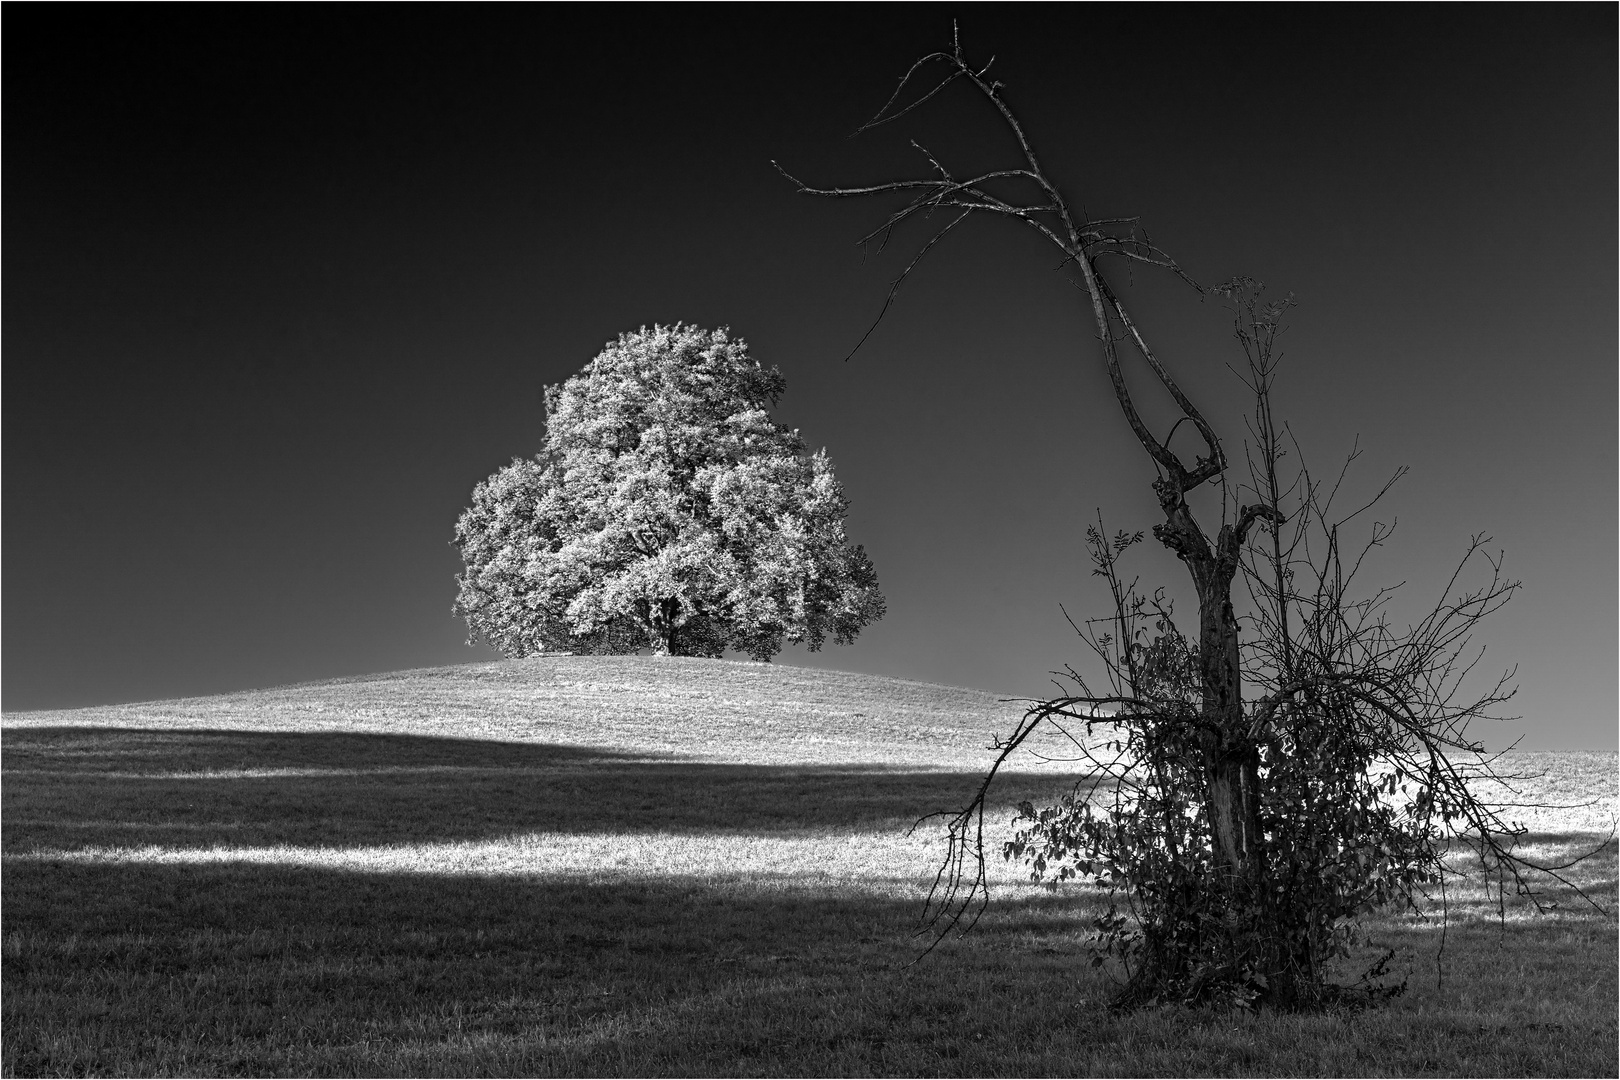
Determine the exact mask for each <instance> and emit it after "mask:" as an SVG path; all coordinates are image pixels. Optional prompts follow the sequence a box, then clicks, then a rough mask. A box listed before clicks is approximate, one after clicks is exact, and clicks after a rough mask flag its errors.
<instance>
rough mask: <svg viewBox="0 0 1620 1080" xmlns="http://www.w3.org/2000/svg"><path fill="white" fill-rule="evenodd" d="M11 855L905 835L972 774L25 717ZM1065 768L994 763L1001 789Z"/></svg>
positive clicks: (9, 766)
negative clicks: (656, 835) (1004, 767)
mask: <svg viewBox="0 0 1620 1080" xmlns="http://www.w3.org/2000/svg"><path fill="white" fill-rule="evenodd" d="M4 751H5V784H4V791H3V794H4V843H5V850H6V853H7V854H10V855H16V854H20V853H24V852H27V851H30V850H39V849H74V848H81V847H91V846H118V847H132V846H138V847H146V846H161V847H180V848H197V847H214V846H221V845H223V846H230V847H247V846H264V845H275V844H290V845H304V846H339V845H375V844H389V843H410V842H431V841H458V840H478V839H493V838H498V837H504V836H510V835H512V834H514V833H523V832H531V831H535V832H563V833H579V834H599V833H624V832H645V833H651V832H673V833H709V832H715V831H720V832H732V831H734V832H745V833H748V834H751V835H771V834H784V835H788V834H797V835H802V834H804V833H806V832H815V833H822V834H825V833H827V832H828V831H845V830H849V831H853V830H872V829H882V830H888V829H903V828H904V827H906V826H909V825H910V824H911V823H912V822H914V821H916V820H917V819H918V818H919V817H920V816H922V815H924V814H928V813H932V812H934V811H938V810H946V809H955V808H957V807H960V806H961V805H963V804H964V803H965V802H966V801H967V800H968V798H969V797H970V796H971V794H972V792H973V791H974V790H975V789H976V788H977V785H978V784H979V782H980V780H981V779H982V775H981V774H978V773H966V772H904V771H899V770H894V769H886V768H882V767H875V766H869V765H849V766H820V765H817V766H803V767H799V766H775V765H772V766H760V765H726V764H715V763H708V762H694V761H685V760H680V759H675V758H669V757H662V758H660V757H653V756H646V757H636V756H633V755H627V754H622V753H614V752H611V751H602V750H596V749H592V748H586V747H577V746H559V745H548V744H530V743H502V742H491V741H485V740H476V739H447V738H434V737H426V736H413V735H374V734H352V733H286V732H267V733H256V732H241V731H211V730H199V731H175V730H173V729H164V730H142V729H110V728H72V727H60V728H25V729H17V730H10V731H6V732H5V733H4ZM1076 779H1077V777H1075V776H1073V775H1070V776H1068V777H1064V776H1062V775H1057V774H1033V773H1025V774H1013V775H1007V774H1004V775H1003V778H1002V780H1000V781H999V782H998V787H997V789H996V790H997V792H998V793H999V794H998V801H1005V802H1007V803H1013V802H1016V801H1018V800H1020V799H1026V798H1028V799H1034V800H1036V801H1051V800H1053V799H1055V798H1057V797H1058V796H1059V795H1061V794H1062V793H1063V792H1065V791H1067V790H1069V789H1070V788H1072V786H1073V784H1074V782H1075V780H1076Z"/></svg>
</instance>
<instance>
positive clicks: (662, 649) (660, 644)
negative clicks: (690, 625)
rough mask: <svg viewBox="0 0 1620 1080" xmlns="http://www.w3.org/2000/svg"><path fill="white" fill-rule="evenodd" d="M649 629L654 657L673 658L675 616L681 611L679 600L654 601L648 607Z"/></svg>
mask: <svg viewBox="0 0 1620 1080" xmlns="http://www.w3.org/2000/svg"><path fill="white" fill-rule="evenodd" d="M648 607H649V609H650V610H649V611H648V622H649V623H650V624H651V626H650V627H649V629H650V630H651V631H652V650H653V655H654V656H673V655H674V644H675V615H676V613H677V612H679V611H680V609H681V602H680V601H679V600H655V601H653V603H651V604H650V605H648Z"/></svg>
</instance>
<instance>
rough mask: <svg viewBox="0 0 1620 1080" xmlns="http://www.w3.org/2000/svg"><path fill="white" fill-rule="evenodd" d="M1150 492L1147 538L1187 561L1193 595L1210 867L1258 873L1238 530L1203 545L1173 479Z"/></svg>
mask: <svg viewBox="0 0 1620 1080" xmlns="http://www.w3.org/2000/svg"><path fill="white" fill-rule="evenodd" d="M1154 486H1155V488H1156V489H1157V492H1158V495H1159V503H1160V506H1161V507H1162V508H1163V509H1164V513H1165V521H1164V523H1163V524H1162V525H1158V526H1155V527H1154V530H1153V535H1154V536H1155V537H1156V538H1157V539H1158V540H1159V542H1160V543H1162V544H1164V546H1165V547H1167V548H1169V549H1170V550H1171V551H1173V552H1175V553H1176V556H1177V557H1178V558H1179V559H1181V560H1182V562H1184V563H1186V564H1187V571H1188V573H1189V574H1190V575H1191V576H1192V580H1193V587H1194V588H1195V589H1196V591H1197V593H1198V663H1199V676H1200V681H1201V683H1202V691H1203V702H1202V707H1201V709H1200V719H1201V720H1202V722H1203V728H1202V731H1201V734H1200V741H1201V744H1202V747H1203V751H1204V777H1205V785H1206V787H1205V790H1206V792H1207V795H1208V798H1207V800H1206V806H1205V809H1206V812H1207V814H1208V817H1209V830H1210V836H1211V838H1212V839H1213V841H1214V847H1215V858H1216V865H1217V867H1219V868H1221V869H1223V870H1226V871H1227V872H1228V873H1230V874H1232V875H1234V876H1235V877H1236V878H1238V879H1240V880H1241V879H1250V878H1252V876H1253V875H1254V874H1256V873H1257V872H1258V870H1259V866H1260V864H1259V860H1258V859H1257V858H1256V856H1257V855H1258V853H1259V848H1260V799H1259V794H1260V793H1259V781H1260V754H1259V748H1258V747H1256V746H1255V745H1254V743H1253V740H1251V739H1250V738H1248V736H1247V733H1246V731H1245V724H1244V717H1243V679H1242V669H1241V667H1240V666H1239V661H1238V623H1237V616H1236V614H1235V613H1234V612H1233V610H1232V581H1233V578H1235V577H1236V575H1237V568H1238V557H1239V552H1240V548H1241V546H1242V537H1243V533H1244V532H1245V531H1247V530H1246V525H1240V526H1238V527H1234V526H1232V525H1225V526H1222V527H1221V531H1220V535H1219V536H1218V537H1217V539H1216V542H1215V545H1214V546H1213V547H1211V546H1210V543H1209V540H1208V539H1207V538H1206V537H1205V536H1204V532H1203V530H1202V529H1200V528H1199V527H1198V523H1197V522H1196V521H1195V520H1194V519H1193V516H1192V512H1191V510H1190V509H1189V508H1188V506H1187V503H1186V501H1185V499H1184V498H1183V497H1182V492H1181V490H1180V484H1179V483H1177V482H1176V480H1175V479H1174V478H1170V479H1165V480H1160V481H1159V482H1158V483H1156V484H1155V485H1154Z"/></svg>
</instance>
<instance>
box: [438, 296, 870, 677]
mask: <svg viewBox="0 0 1620 1080" xmlns="http://www.w3.org/2000/svg"><path fill="white" fill-rule="evenodd" d="M785 385H786V384H785V381H784V380H783V378H782V375H781V373H780V372H779V371H777V369H776V368H774V367H773V368H765V367H762V366H761V365H760V364H759V363H758V361H756V360H754V359H752V358H751V357H750V356H749V355H748V346H747V345H746V343H744V342H743V341H742V340H741V339H740V338H733V337H731V336H730V334H729V333H728V331H727V330H726V329H724V328H722V329H719V330H715V331H712V332H710V331H705V330H700V329H698V328H697V327H694V326H684V325H681V324H679V323H677V324H676V325H675V326H672V327H663V326H655V327H654V328H653V329H651V330H647V329H646V328H643V329H642V330H641V331H639V332H638V333H634V334H621V335H620V336H619V339H618V340H617V341H616V342H613V343H612V344H610V345H608V346H607V347H606V348H605V349H603V350H602V352H601V353H600V354H599V355H598V356H597V357H596V359H594V360H592V361H591V362H590V364H588V365H587V366H586V367H585V369H584V370H583V371H582V372H580V373H579V374H578V375H575V376H573V377H572V378H570V379H569V380H568V381H566V382H564V383H563V384H561V385H560V386H549V387H547V388H546V396H545V407H546V441H545V445H544V447H543V449H542V450H541V452H540V453H539V455H538V456H536V457H535V458H533V459H532V460H523V459H514V460H513V461H512V463H511V464H510V465H508V466H506V467H505V468H503V469H501V470H500V471H499V472H497V473H496V474H495V475H493V476H491V477H490V478H489V479H487V480H485V481H484V482H483V483H481V484H479V485H478V487H477V488H476V489H475V490H474V492H473V503H472V506H471V507H470V508H468V509H467V510H466V511H465V512H464V513H463V514H462V516H461V519H460V521H458V522H457V523H456V538H455V543H456V545H457V546H458V548H459V549H460V551H461V557H462V560H463V562H464V563H465V564H466V572H465V573H464V574H462V575H461V576H460V577H459V578H458V579H457V580H458V582H459V584H460V593H459V595H458V596H457V598H456V603H455V609H454V610H455V612H456V613H457V614H459V615H461V616H462V617H464V618H465V619H466V620H467V626H468V630H469V635H470V637H469V642H471V641H480V640H481V641H484V642H486V643H488V644H489V645H490V646H492V647H493V648H495V649H497V650H499V651H500V652H501V653H502V654H504V655H506V656H531V655H534V654H536V653H541V652H548V651H569V652H586V653H628V652H635V651H637V650H639V649H642V648H651V649H652V651H653V652H654V654H656V655H661V656H665V655H684V656H710V657H717V656H720V655H721V654H722V652H723V651H724V650H725V649H727V648H733V649H737V650H740V651H742V652H745V653H747V654H748V655H749V656H751V657H753V658H754V659H756V660H769V659H770V658H771V657H772V656H774V655H775V654H776V653H777V652H779V651H780V650H781V648H782V643H783V641H790V642H795V643H797V642H804V643H805V644H807V645H808V646H809V648H810V649H811V650H812V651H814V650H816V649H819V648H820V647H821V645H822V643H823V641H824V640H825V639H826V638H827V637H828V636H829V635H830V636H831V637H832V638H833V640H834V641H836V642H837V643H838V644H840V645H847V644H849V643H850V642H851V641H853V640H854V638H855V636H856V634H858V633H859V632H860V630H861V628H862V627H864V626H867V625H868V624H870V623H872V622H874V621H876V620H877V619H879V618H881V617H882V616H883V613H884V600H883V596H882V594H881V593H880V592H879V591H878V585H877V574H876V571H875V570H874V569H873V567H872V562H871V560H870V559H869V558H867V555H866V552H865V551H864V550H863V549H862V548H861V547H860V546H859V545H856V546H854V547H851V546H850V545H849V544H848V543H847V541H846V539H845V535H844V518H845V515H846V514H847V512H848V509H849V503H848V501H847V500H846V499H845V498H844V492H843V488H842V487H841V486H840V484H839V483H838V480H837V478H836V477H835V476H834V475H833V469H832V463H831V462H830V461H829V460H828V458H827V454H826V451H824V450H823V451H818V452H817V453H815V454H813V455H811V454H807V453H806V449H805V445H804V440H803V439H801V438H800V437H799V433H798V432H797V431H790V430H788V429H787V428H785V427H783V426H782V425H781V424H779V423H777V422H776V421H774V420H773V419H771V415H770V409H771V408H772V407H774V406H775V405H776V403H777V399H778V398H779V397H780V396H781V394H782V391H783V389H784V388H785Z"/></svg>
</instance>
